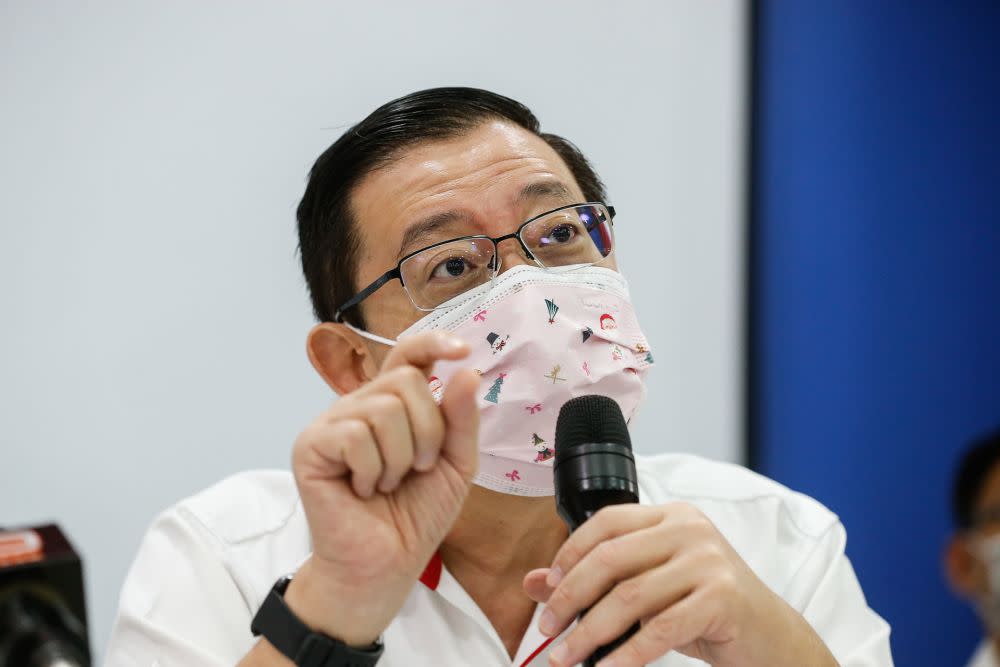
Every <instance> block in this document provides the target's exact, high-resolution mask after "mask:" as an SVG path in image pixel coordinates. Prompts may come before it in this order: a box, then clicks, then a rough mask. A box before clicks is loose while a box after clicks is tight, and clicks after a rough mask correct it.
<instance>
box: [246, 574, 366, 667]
mask: <svg viewBox="0 0 1000 667" xmlns="http://www.w3.org/2000/svg"><path fill="white" fill-rule="evenodd" d="M291 581H292V577H291V575H287V576H284V577H282V578H281V579H278V581H277V582H275V584H274V586H272V587H271V592H270V593H268V594H267V597H266V598H264V603H263V604H262V605H261V606H260V609H258V610H257V615H256V616H254V617H253V622H251V623H250V632H252V633H253V635H254V637H256V636H258V635H264V637H265V638H266V639H267V641H269V642H271V644H272V645H273V646H274V648H276V649H278V650H279V651H281V653H282V654H283V655H285V657H287V658H288V659H289V660H291V661H292V662H294V663H295V664H296V665H298V667H374V665H375V663H377V662H378V660H379V658H381V657H382V649H383V648H384V647H383V646H382V642H381V641H376V642H375V643H374V644H372V645H371V646H369V647H367V648H353V647H350V646H348V645H347V644H345V643H344V642H342V641H338V640H336V639H334V638H333V637H327V636H326V635H324V634H321V633H319V632H313V631H312V630H310V629H309V627H308V626H306V624H305V623H303V622H302V621H300V620H299V619H298V617H297V616H296V615H295V614H294V613H293V612H292V610H291V609H289V608H288V605H287V604H285V591H286V590H287V589H288V584H289V583H290V582H291Z"/></svg>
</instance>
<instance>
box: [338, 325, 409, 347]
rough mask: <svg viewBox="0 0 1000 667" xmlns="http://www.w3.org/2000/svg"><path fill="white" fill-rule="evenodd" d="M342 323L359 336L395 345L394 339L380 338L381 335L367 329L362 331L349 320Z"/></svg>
mask: <svg viewBox="0 0 1000 667" xmlns="http://www.w3.org/2000/svg"><path fill="white" fill-rule="evenodd" d="M343 325H344V326H345V327H347V328H348V329H350V330H351V331H353V332H354V333H356V334H358V335H359V336H361V337H362V338H367V339H368V340H371V341H375V342H376V343H382V344H383V345H388V346H389V347H396V341H394V340H392V339H391V338H382V336H378V335H376V334H373V333H369V332H367V331H364V330H363V329H359V328H357V327H356V326H354V325H353V324H351V323H350V322H344V323H343Z"/></svg>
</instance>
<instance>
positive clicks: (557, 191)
mask: <svg viewBox="0 0 1000 667" xmlns="http://www.w3.org/2000/svg"><path fill="white" fill-rule="evenodd" d="M532 199H563V200H565V201H566V202H567V203H570V202H572V201H574V200H575V196H574V195H573V193H572V192H571V191H570V189H569V188H568V187H566V186H565V185H563V184H562V183H560V182H559V181H536V182H534V183H528V184H527V185H525V186H524V187H523V188H521V191H520V192H519V193H517V201H518V202H526V201H530V200H532Z"/></svg>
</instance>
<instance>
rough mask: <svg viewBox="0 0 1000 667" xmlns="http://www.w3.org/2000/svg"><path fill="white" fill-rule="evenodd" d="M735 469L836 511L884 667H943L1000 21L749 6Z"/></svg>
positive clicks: (993, 160) (993, 166) (981, 350)
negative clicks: (740, 395) (745, 367)
mask: <svg viewBox="0 0 1000 667" xmlns="http://www.w3.org/2000/svg"><path fill="white" fill-rule="evenodd" d="M756 14H757V16H756V19H755V43H756V46H755V49H756V68H755V69H756V76H755V79H756V85H755V90H754V98H755V103H754V129H753V131H754V139H753V141H754V147H755V148H754V153H753V164H752V169H753V197H752V213H751V216H752V223H751V224H752V233H751V237H752V249H751V279H752V288H751V295H750V299H751V302H750V308H751V351H750V353H751V355H752V358H751V377H750V392H749V393H750V410H751V432H750V442H751V447H752V452H751V456H752V460H753V461H754V464H755V466H756V467H757V468H758V469H759V470H760V471H761V472H763V473H765V474H767V475H769V476H771V477H773V478H775V479H777V480H779V481H781V482H783V483H785V484H788V485H790V486H792V487H793V488H796V489H798V490H801V491H804V492H806V493H809V494H810V495H812V496H814V497H816V498H817V499H819V500H820V501H822V502H824V503H825V504H826V505H827V506H829V507H830V508H831V509H833V510H834V511H836V512H837V513H838V514H839V515H840V516H841V518H842V519H843V521H844V523H845V524H846V526H847V530H848V554H849V556H850V557H851V559H852V561H853V562H854V564H855V567H856V568H857V570H858V572H859V576H860V579H861V583H862V585H863V586H864V588H865V591H866V593H867V595H868V597H869V601H870V602H871V604H872V605H873V607H875V609H876V610H878V611H879V612H880V613H882V614H883V616H885V617H886V618H887V619H888V620H889V621H890V623H891V624H892V625H893V628H894V631H893V650H894V654H895V657H896V664H898V665H907V666H910V665H934V666H940V665H961V664H964V660H965V659H966V658H967V657H968V656H969V654H970V653H971V651H972V650H973V647H974V644H975V642H976V641H977V638H978V636H979V629H978V625H977V623H976V621H975V618H974V617H973V615H972V613H971V612H970V611H969V610H968V609H967V608H966V607H965V606H964V605H962V604H960V603H959V602H957V601H956V600H955V599H953V597H952V596H951V595H950V593H949V592H948V590H947V587H946V585H945V583H944V581H943V578H942V573H941V567H940V562H941V551H942V548H943V546H944V544H945V541H946V539H947V536H948V534H949V531H950V529H951V521H950V515H949V504H948V503H949V488H950V482H951V474H952V471H953V469H954V465H955V461H956V457H957V455H958V452H959V451H960V449H961V448H962V447H963V445H964V444H965V443H966V442H967V441H968V439H969V438H970V437H972V436H973V435H975V434H977V433H980V432H982V431H984V430H986V429H987V428H989V427H991V426H994V425H997V424H1000V3H996V2H989V3H987V2H980V3H972V2H939V3H927V2H904V1H899V2H887V1H882V2H863V1H861V0H856V1H852V2H843V1H836V2H834V1H826V2H819V1H809V2H798V1H791V0H788V1H783V2H766V1H764V2H761V3H760V4H759V5H758V7H757V11H756Z"/></svg>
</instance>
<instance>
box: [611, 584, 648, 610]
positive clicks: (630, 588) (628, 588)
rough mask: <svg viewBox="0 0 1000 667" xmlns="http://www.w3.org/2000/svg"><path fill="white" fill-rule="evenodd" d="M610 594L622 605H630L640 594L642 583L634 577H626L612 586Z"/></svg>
mask: <svg viewBox="0 0 1000 667" xmlns="http://www.w3.org/2000/svg"><path fill="white" fill-rule="evenodd" d="M612 594H613V595H614V596H615V598H616V599H617V600H618V602H619V603H621V605H622V606H624V607H631V606H632V605H633V604H635V603H636V602H637V601H638V600H639V596H640V595H642V585H641V584H640V583H639V581H638V580H636V579H626V580H625V581H623V582H621V583H619V584H618V585H617V586H615V587H614V590H613V591H612Z"/></svg>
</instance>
